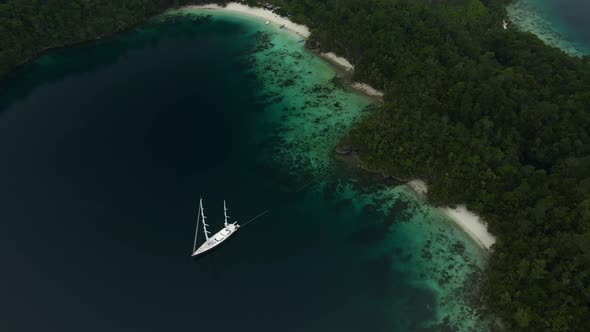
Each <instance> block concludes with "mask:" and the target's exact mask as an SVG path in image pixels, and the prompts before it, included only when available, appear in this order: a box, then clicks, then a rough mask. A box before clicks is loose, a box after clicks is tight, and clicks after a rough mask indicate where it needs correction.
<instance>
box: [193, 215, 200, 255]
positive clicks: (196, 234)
mask: <svg viewBox="0 0 590 332" xmlns="http://www.w3.org/2000/svg"><path fill="white" fill-rule="evenodd" d="M200 218H201V204H199V211H197V228H196V229H195V243H194V244H193V254H194V253H195V251H196V250H197V236H198V235H199V219H200Z"/></svg>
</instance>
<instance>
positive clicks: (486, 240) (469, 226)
mask: <svg viewBox="0 0 590 332" xmlns="http://www.w3.org/2000/svg"><path fill="white" fill-rule="evenodd" d="M406 185H407V186H408V187H410V188H411V189H412V190H414V191H415V192H416V193H417V194H418V195H419V196H420V197H422V198H426V194H427V193H428V186H427V185H426V183H425V182H424V181H422V180H420V179H415V180H412V181H410V182H408V183H406ZM439 209H440V211H441V212H442V213H444V214H445V215H447V216H448V217H449V218H450V219H451V220H453V221H454V222H455V224H457V225H458V226H459V227H461V229H463V231H464V232H465V233H467V234H468V235H469V236H471V238H473V240H475V242H477V244H479V246H480V247H482V248H484V249H485V250H487V251H491V249H490V248H491V247H492V244H494V243H495V242H496V237H495V236H493V235H492V234H491V233H490V232H488V228H487V226H486V224H485V222H484V221H483V220H482V219H481V218H480V217H479V216H478V215H476V214H475V213H473V212H471V211H469V210H467V207H466V206H465V205H458V206H456V207H454V208H451V207H442V208H439Z"/></svg>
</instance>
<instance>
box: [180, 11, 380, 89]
mask: <svg viewBox="0 0 590 332" xmlns="http://www.w3.org/2000/svg"><path fill="white" fill-rule="evenodd" d="M185 8H189V9H212V10H223V11H228V12H233V13H237V14H243V15H248V16H253V17H258V18H260V19H263V20H264V21H269V22H271V23H272V24H275V25H278V26H284V27H285V29H286V30H288V31H292V32H294V33H296V34H298V35H300V36H301V37H303V38H308V37H309V35H310V32H309V28H307V27H306V26H305V25H301V24H297V23H294V22H291V21H290V20H289V19H288V18H285V17H282V16H279V15H277V14H275V13H273V12H272V11H270V10H268V9H264V8H259V7H248V6H246V5H243V4H241V3H237V2H230V3H228V4H227V6H225V7H222V6H219V5H217V4H209V5H195V6H186V7H185ZM320 56H322V57H323V58H324V59H326V60H328V61H329V62H331V63H333V64H334V65H337V66H340V67H342V68H344V69H345V70H347V71H352V70H354V65H353V64H351V63H350V61H348V60H346V59H345V58H343V57H341V56H338V55H336V54H335V53H332V52H327V53H321V54H320ZM352 88H353V89H356V90H358V91H360V92H362V93H364V94H366V95H368V96H371V97H378V98H383V92H381V91H379V90H377V89H375V88H373V87H371V86H370V85H368V84H366V83H359V82H356V83H353V84H352Z"/></svg>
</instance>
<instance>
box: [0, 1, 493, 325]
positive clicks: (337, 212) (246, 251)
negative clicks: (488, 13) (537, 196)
mask: <svg viewBox="0 0 590 332" xmlns="http://www.w3.org/2000/svg"><path fill="white" fill-rule="evenodd" d="M204 14H213V15H212V16H209V17H205V16H204ZM340 75H341V74H340V73H338V72H337V71H335V70H334V69H333V68H332V67H330V66H329V65H328V64H327V63H325V62H324V61H323V60H322V59H320V58H318V57H316V56H314V55H312V54H310V53H309V52H307V51H305V50H304V49H303V45H302V43H300V39H299V37H297V36H296V35H292V34H289V33H287V32H285V31H282V30H279V29H278V28H277V27H275V26H272V25H269V26H266V25H264V23H263V22H262V21H259V20H256V19H251V18H246V17H241V16H236V15H230V14H226V13H221V12H203V11H194V10H193V11H190V10H189V11H187V10H181V11H173V12H170V13H168V14H167V15H164V16H162V17H160V18H158V19H156V20H154V21H153V22H150V23H149V24H146V25H144V26H142V27H140V28H138V29H135V30H134V31H131V32H129V33H126V34H124V35H122V36H120V37H117V38H115V39H112V40H109V41H103V42H100V43H98V44H93V45H85V46H82V47H77V48H72V49H68V50H63V51H60V52H56V53H53V54H51V55H48V56H45V57H43V58H41V59H39V61H36V62H35V63H33V64H31V65H29V66H27V67H25V68H23V70H21V71H20V72H19V73H17V74H15V75H14V77H13V78H12V79H11V80H10V81H7V82H3V83H2V86H1V87H0V88H1V90H0V91H2V92H1V95H0V153H2V155H3V156H4V160H3V163H2V164H0V182H1V183H3V186H2V187H1V189H0V218H1V219H2V220H3V221H4V222H3V223H2V225H1V226H0V227H2V228H1V229H0V255H2V256H1V257H2V259H3V261H5V262H7V263H8V264H9V265H10V266H11V267H12V268H11V269H10V270H9V271H7V272H6V273H5V274H4V275H3V280H2V281H3V282H2V283H0V291H1V292H2V294H4V296H5V298H7V299H8V300H9V301H8V302H10V303H11V312H13V315H11V317H9V318H8V319H7V320H3V321H2V322H0V327H2V329H3V330H9V331H31V330H48V329H49V330H60V331H80V330H84V331H104V330H109V331H129V330H143V331H162V330H171V331H194V329H195V326H198V327H199V329H216V330H217V331H235V330H245V331H418V330H419V331H439V330H442V329H445V328H446V329H449V330H457V331H486V330H488V329H489V325H488V321H487V320H485V319H484V318H482V313H481V311H479V310H478V307H477V304H478V303H479V293H478V289H479V287H480V285H481V278H482V271H483V269H484V267H485V261H486V257H485V256H484V254H483V252H482V251H480V249H479V248H478V247H477V245H476V244H475V243H474V242H473V241H471V239H469V238H468V237H467V235H465V234H464V233H462V232H461V231H460V230H459V229H457V228H456V227H455V226H454V225H453V224H452V223H451V222H450V221H449V220H446V219H445V218H444V217H443V216H442V215H441V214H440V213H439V212H438V211H437V210H436V209H434V208H432V207H430V206H428V205H427V204H425V203H424V202H423V201H422V200H420V199H419V198H417V197H416V196H415V195H414V194H413V193H412V192H410V191H408V190H407V189H406V188H405V187H392V186H389V185H384V184H381V183H379V182H378V181H375V180H374V179H372V178H371V177H370V176H366V175H364V174H359V173H357V171H356V170H354V167H352V169H351V167H350V166H349V165H348V164H347V163H344V162H341V161H338V160H335V159H334V158H333V156H332V150H333V148H334V146H335V144H336V143H337V142H338V139H339V138H340V137H341V136H342V135H343V134H344V133H346V131H347V130H348V128H350V126H351V125H352V124H353V123H354V122H355V121H358V120H359V119H361V118H362V117H363V116H364V114H366V112H369V110H368V109H367V107H368V106H371V104H372V101H371V100H370V99H368V98H366V97H364V96H362V95H359V94H356V93H354V92H352V91H349V90H348V89H346V88H344V87H341V86H339V84H337V82H338V81H339V80H338V79H336V80H335V79H334V78H335V77H336V78H337V77H339V76H340ZM302 188H303V189H302ZM200 195H203V196H204V197H205V206H206V209H207V210H206V211H207V212H208V213H207V214H208V216H209V217H210V219H209V224H211V225H212V226H213V227H219V225H220V221H221V218H220V217H221V212H222V211H221V200H222V199H227V200H228V202H229V207H230V211H231V213H232V215H233V216H234V217H235V218H236V219H237V220H239V221H244V220H246V219H248V218H250V217H251V216H254V215H256V214H258V213H259V212H260V211H262V210H265V209H270V212H269V213H268V214H267V215H265V216H264V217H263V218H262V219H260V220H258V221H256V222H255V223H252V224H250V225H248V226H246V227H244V228H243V229H241V230H240V232H239V233H238V234H237V235H236V237H235V238H232V239H231V240H230V241H228V242H227V243H224V244H223V246H222V247H220V248H218V249H216V250H215V251H214V252H213V253H211V254H210V255H207V256H205V257H202V258H200V259H197V260H194V259H191V258H190V257H189V251H190V247H191V245H192V235H193V231H194V228H193V227H194V219H195V215H194V213H195V209H194V208H195V201H197V200H198V197H199V196H200ZM32 207H34V208H32ZM41 249H42V250H41ZM40 251H42V252H43V257H39V252H40ZM32 312H34V313H35V319H31V313H32ZM228 313H229V318H228Z"/></svg>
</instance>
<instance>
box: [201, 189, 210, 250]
mask: <svg viewBox="0 0 590 332" xmlns="http://www.w3.org/2000/svg"><path fill="white" fill-rule="evenodd" d="M199 207H200V208H201V220H203V231H204V232H205V239H206V241H209V233H211V232H209V231H208V230H207V226H209V225H207V223H205V219H206V217H205V211H204V210H205V209H204V208H203V199H202V198H201V200H200V201H199Z"/></svg>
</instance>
